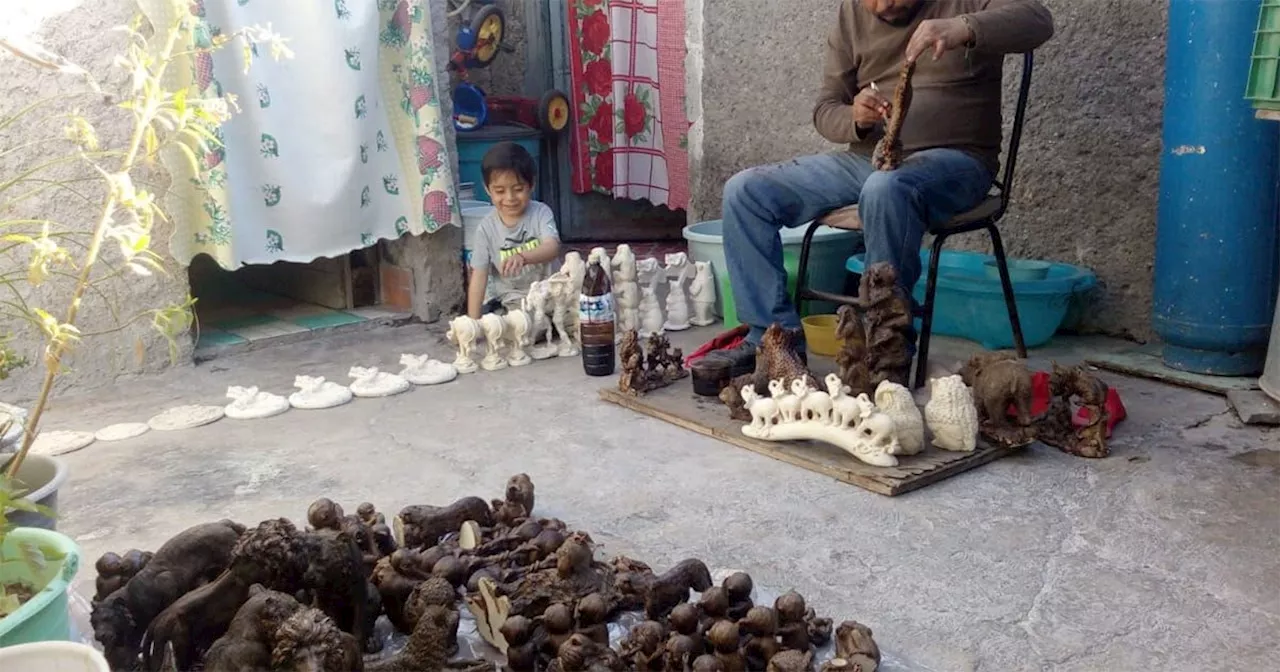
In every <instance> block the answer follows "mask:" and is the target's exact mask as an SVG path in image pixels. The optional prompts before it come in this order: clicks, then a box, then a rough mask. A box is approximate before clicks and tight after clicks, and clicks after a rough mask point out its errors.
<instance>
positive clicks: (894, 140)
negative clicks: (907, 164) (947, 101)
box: [871, 61, 916, 170]
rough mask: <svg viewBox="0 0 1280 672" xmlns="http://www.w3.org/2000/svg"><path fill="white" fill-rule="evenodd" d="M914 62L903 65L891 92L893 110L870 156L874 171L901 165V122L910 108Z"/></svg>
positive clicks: (892, 168)
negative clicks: (895, 86) (896, 84)
mask: <svg viewBox="0 0 1280 672" xmlns="http://www.w3.org/2000/svg"><path fill="white" fill-rule="evenodd" d="M915 70H916V64H915V62H914V61H911V62H907V63H903V64H902V71H901V73H900V74H899V75H898V88H897V89H894V92H893V108H892V109H891V110H890V112H889V123H888V124H887V125H886V127H885V131H884V137H882V138H880V141H879V142H877V143H876V148H875V151H874V152H873V153H872V155H871V166H872V167H873V168H875V169H876V170H897V169H898V166H900V165H902V137H901V136H902V122H903V120H905V119H906V118H907V110H908V109H910V107H911V75H912V74H914V73H915Z"/></svg>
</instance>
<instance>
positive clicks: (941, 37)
mask: <svg viewBox="0 0 1280 672" xmlns="http://www.w3.org/2000/svg"><path fill="white" fill-rule="evenodd" d="M973 38H974V35H973V30H972V29H971V28H970V27H969V22H968V21H965V20H964V19H962V18H959V17H956V18H954V19H929V20H928V21H921V22H920V25H919V26H918V27H917V28H916V32H914V33H912V34H911V40H910V41H909V42H907V61H908V62H912V63H914V62H915V60H916V59H918V58H920V56H921V55H922V54H924V52H926V51H929V50H930V49H932V50H933V58H934V60H937V59H939V58H942V55H943V54H944V53H946V52H948V51H951V50H952V49H959V48H960V47H963V46H964V45H966V44H968V43H969V41H970V40H972V39H973Z"/></svg>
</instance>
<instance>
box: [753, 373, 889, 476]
mask: <svg viewBox="0 0 1280 672" xmlns="http://www.w3.org/2000/svg"><path fill="white" fill-rule="evenodd" d="M833 377H834V376H829V377H828V378H827V379H826V381H825V382H826V383H827V386H828V389H829V391H828V392H824V393H821V394H822V396H824V397H827V398H828V399H829V400H830V401H832V405H833V408H832V411H831V413H832V415H833V416H834V418H833V419H834V420H838V421H840V422H839V423H838V424H837V423H835V422H830V421H828V420H827V419H825V418H821V417H820V415H821V411H818V412H817V416H815V415H811V414H810V411H807V410H806V411H804V412H801V410H802V409H804V408H805V400H807V399H808V398H809V397H811V396H813V395H814V394H815V392H814V391H813V390H811V389H810V388H809V385H808V383H807V381H805V380H804V379H796V380H794V381H792V384H791V386H790V388H791V392H790V393H788V392H787V390H786V386H785V385H784V382H783V380H782V379H777V380H771V381H769V393H770V394H771V395H772V397H771V400H772V401H773V404H772V405H764V404H763V403H762V402H764V401H765V400H764V399H760V398H759V395H757V394H756V391H755V388H754V387H753V386H751V385H746V386H743V388H742V389H741V390H740V392H739V393H740V394H741V395H742V399H743V401H744V402H745V403H746V407H747V410H748V411H750V413H751V424H749V425H745V426H743V428H742V433H743V434H745V435H746V436H749V437H752V438H755V439H764V440H766V441H799V440H812V441H822V442H824V443H830V444H832V445H834V446H836V447H838V448H840V449H841V450H843V451H845V452H847V453H849V454H850V455H852V456H853V457H855V458H857V459H859V460H862V461H863V462H866V463H867V464H870V465H872V466H877V467H892V466H896V465H897V464H898V458H897V457H894V455H895V454H896V453H897V452H898V451H899V450H900V447H899V445H898V439H897V436H896V432H895V431H894V426H893V419H892V418H890V417H889V416H888V415H885V414H884V413H880V412H879V411H875V410H872V411H871V412H870V413H869V414H868V415H867V416H866V417H861V416H860V415H859V414H860V413H861V410H860V405H859V402H858V401H857V400H856V398H853V397H849V395H848V394H847V393H846V391H845V390H846V388H844V387H843V386H841V385H840V384H839V382H840V381H839V378H835V380H834V382H833V381H832V380H831V378H833ZM832 392H834V393H836V395H838V398H836V399H830V398H831V396H832ZM819 399H820V398H819ZM845 400H849V401H848V402H847V403H848V406H849V408H847V409H845V410H844V413H845V415H843V416H841V415H839V414H840V413H841V411H840V410H839V408H838V407H839V405H840V404H841V403H844V401H845ZM818 403H819V404H820V405H821V403H822V402H821V401H819V402H818ZM867 404H868V405H869V404H870V400H869V399H868V400H867ZM872 408H873V409H874V407H872ZM774 413H776V417H777V418H779V420H780V422H779V421H773V422H770V421H769V418H771V417H775V416H773V415H771V414H774ZM852 418H857V421H856V423H854V424H853V426H849V420H850V419H852Z"/></svg>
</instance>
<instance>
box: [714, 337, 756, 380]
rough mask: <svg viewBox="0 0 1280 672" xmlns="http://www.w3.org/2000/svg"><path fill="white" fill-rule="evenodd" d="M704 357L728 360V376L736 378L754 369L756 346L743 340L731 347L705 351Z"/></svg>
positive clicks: (720, 360) (721, 360)
mask: <svg viewBox="0 0 1280 672" xmlns="http://www.w3.org/2000/svg"><path fill="white" fill-rule="evenodd" d="M705 359H707V360H708V361H717V362H728V363H729V377H730V378H737V377H738V376H744V375H746V374H748V373H751V372H753V371H755V370H756V346H755V345H754V344H753V343H751V342H749V341H743V342H742V343H739V344H738V345H736V346H734V347H732V348H727V349H724V350H712V351H711V352H708V353H707V356H706V357H705Z"/></svg>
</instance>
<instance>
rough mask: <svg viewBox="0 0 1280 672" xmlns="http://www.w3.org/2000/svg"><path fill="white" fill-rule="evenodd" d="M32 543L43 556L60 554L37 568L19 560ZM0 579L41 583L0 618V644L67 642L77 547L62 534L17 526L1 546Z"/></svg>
mask: <svg viewBox="0 0 1280 672" xmlns="http://www.w3.org/2000/svg"><path fill="white" fill-rule="evenodd" d="M26 543H31V544H35V546H36V547H37V548H39V549H40V550H41V551H43V552H44V553H45V554H46V556H49V555H52V556H55V557H56V556H58V555H61V556H62V558H61V559H60V560H50V561H48V562H46V563H45V565H44V567H43V568H41V569H39V570H38V571H33V568H32V567H31V566H30V565H29V564H27V563H26V562H24V561H23V560H21V559H19V558H21V557H22V551H21V547H22V545H23V544H26ZM0 551H2V552H0V558H3V560H0V582H4V583H8V582H12V581H30V582H31V583H33V584H34V585H37V586H43V589H41V590H40V592H38V593H36V595H35V597H33V598H31V599H30V600H28V601H27V602H26V604H23V605H22V606H21V607H18V610H17V611H15V612H13V613H12V614H9V615H8V616H6V617H4V618H3V619H0V647H4V646H12V645H14V644H26V643H28V642H50V641H69V640H70V639H71V616H70V613H69V612H68V611H67V587H68V586H70V585H71V581H72V580H73V579H74V578H75V576H76V572H77V571H79V569H80V547H79V546H78V545H77V544H76V542H74V541H72V540H71V539H70V538H69V537H67V536H66V535H64V534H61V533H58V532H53V531H51V530H42V529H38V528H33V527H19V528H16V529H14V530H13V531H12V532H10V533H9V534H8V535H7V536H6V537H5V539H4V544H3V545H0Z"/></svg>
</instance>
